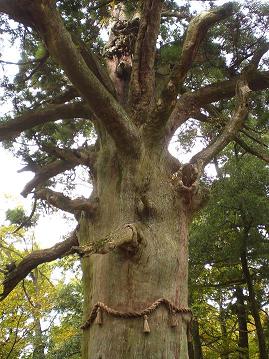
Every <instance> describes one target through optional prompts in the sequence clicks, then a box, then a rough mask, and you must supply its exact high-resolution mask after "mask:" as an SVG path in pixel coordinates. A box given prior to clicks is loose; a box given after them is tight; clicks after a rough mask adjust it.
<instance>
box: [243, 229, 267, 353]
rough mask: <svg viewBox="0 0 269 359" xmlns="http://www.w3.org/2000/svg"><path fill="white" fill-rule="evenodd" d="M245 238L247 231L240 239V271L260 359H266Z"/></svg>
mask: <svg viewBox="0 0 269 359" xmlns="http://www.w3.org/2000/svg"><path fill="white" fill-rule="evenodd" d="M247 237H248V230H245V231H244V236H243V238H242V248H241V265H242V271H243V274H244V277H245V280H246V283H247V288H248V293H249V302H250V308H251V313H252V315H253V318H254V322H255V327H256V333H257V338H258V345H259V353H260V359H268V355H267V350H266V344H265V337H264V332H263V328H262V323H261V319H260V314H259V306H258V303H257V301H256V297H255V291H254V287H253V283H252V279H251V275H250V272H249V267H248V259H247Z"/></svg>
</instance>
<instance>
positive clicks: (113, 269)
mask: <svg viewBox="0 0 269 359" xmlns="http://www.w3.org/2000/svg"><path fill="white" fill-rule="evenodd" d="M107 150H108V151H105V149H103V154H104V158H103V161H100V163H99V168H98V169H97V180H98V183H97V191H98V193H96V195H97V194H98V198H99V209H100V210H98V213H97V215H96V217H95V219H94V220H89V221H88V223H87V226H86V229H85V226H81V227H83V228H84V229H81V231H80V244H82V245H85V244H87V243H88V242H89V241H100V239H102V238H104V237H105V236H106V235H107V234H109V233H110V232H112V231H115V229H117V228H118V227H120V226H122V225H124V224H128V223H135V225H136V226H137V228H139V233H140V235H141V236H142V242H141V245H140V249H139V251H138V252H137V253H136V254H128V252H125V251H124V250H120V249H119V250H117V251H114V252H112V253H108V254H106V255H93V256H92V257H90V258H86V257H84V258H83V259H82V267H83V274H84V286H85V319H87V318H88V316H89V314H90V312H91V310H92V308H93V306H94V305H95V304H96V303H97V302H103V303H104V304H106V305H108V306H109V307H111V308H113V309H115V310H118V311H123V312H125V311H137V310H142V309H144V308H146V307H148V306H149V305H151V304H152V303H153V302H154V301H156V300H157V299H159V298H165V299H168V300H169V301H171V302H172V303H173V304H174V305H176V306H178V307H187V304H188V303H187V298H188V292H187V288H188V287H187V285H188V265H187V261H188V223H189V216H188V214H187V213H188V212H187V209H186V208H185V205H184V203H182V200H181V199H180V196H179V198H178V197H177V196H176V195H175V191H174V188H173V186H172V183H171V178H170V177H169V169H168V168H167V163H166V162H167V161H166V157H165V156H164V155H162V154H160V153H154V149H151V150H150V151H148V152H147V151H145V155H144V156H143V158H142V159H140V161H139V162H136V161H135V160H130V159H129V160H127V159H126V158H125V159H124V158H115V157H113V155H112V153H113V148H112V147H110V148H109V149H108V148H107ZM189 319H190V315H189V314H184V315H183V314H177V320H178V325H177V326H175V327H171V325H170V318H169V313H168V310H167V308H165V307H164V306H160V307H159V308H158V309H157V310H156V311H154V312H153V313H152V314H151V315H150V316H149V318H148V323H149V326H150V333H144V332H143V318H137V319H120V318H113V317H111V316H108V315H107V314H105V313H103V324H102V325H97V324H95V323H93V324H92V326H91V327H90V328H88V329H86V330H84V339H83V354H82V358H83V359H101V358H102V359H109V358H117V359H126V358H128V359H132V358H133V359H137V358H147V359H150V358H156V359H157V358H160V359H161V358H162V359H164V358H166V359H170V358H178V359H179V358H180V359H185V358H188V345H187V322H188V321H189Z"/></svg>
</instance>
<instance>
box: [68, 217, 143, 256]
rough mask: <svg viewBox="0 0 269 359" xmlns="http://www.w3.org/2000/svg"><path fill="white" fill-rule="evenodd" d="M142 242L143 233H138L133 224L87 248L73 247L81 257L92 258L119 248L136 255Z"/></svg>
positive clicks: (119, 229)
mask: <svg viewBox="0 0 269 359" xmlns="http://www.w3.org/2000/svg"><path fill="white" fill-rule="evenodd" d="M141 240H142V237H141V233H138V231H137V227H136V225H135V224H133V223H132V224H126V225H124V226H123V227H120V228H118V229H116V230H115V231H114V232H112V233H110V234H109V235H108V236H106V237H105V238H103V239H101V240H98V241H96V242H93V243H91V244H89V245H87V246H80V247H73V250H75V251H76V252H77V253H78V254H79V255H81V256H90V255H91V254H95V253H98V254H106V253H109V252H111V251H114V250H115V249H119V248H121V249H123V250H125V251H127V252H129V253H135V252H136V251H137V250H138V246H139V244H140V242H141Z"/></svg>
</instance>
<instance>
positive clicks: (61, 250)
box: [0, 230, 78, 300]
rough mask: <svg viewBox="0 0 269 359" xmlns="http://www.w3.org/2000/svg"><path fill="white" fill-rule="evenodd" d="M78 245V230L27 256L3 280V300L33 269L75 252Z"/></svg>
mask: <svg viewBox="0 0 269 359" xmlns="http://www.w3.org/2000/svg"><path fill="white" fill-rule="evenodd" d="M77 245H78V240H77V236H76V230H74V232H73V233H72V234H71V235H70V237H68V238H67V239H66V240H64V241H63V242H60V243H57V244H55V245H54V246H53V247H51V248H48V249H42V250H36V251H34V252H32V253H30V254H29V255H28V256H26V257H25V258H24V259H23V260H22V261H21V262H19V263H18V265H17V267H16V268H15V269H14V270H13V271H12V272H10V273H9V274H8V275H7V277H6V278H5V280H4V281H3V292H2V293H1V296H0V298H1V300H4V299H5V298H6V297H7V296H8V294H9V293H10V292H11V291H12V290H13V289H14V288H15V287H16V285H17V284H18V283H19V282H20V281H22V280H23V279H24V278H26V276H27V275H28V274H29V273H31V271H32V270H33V269H35V268H36V267H37V266H39V265H40V264H42V263H47V262H51V261H54V260H55V259H58V258H62V257H63V256H65V255H66V254H67V253H68V254H71V253H74V251H73V250H72V247H73V246H77Z"/></svg>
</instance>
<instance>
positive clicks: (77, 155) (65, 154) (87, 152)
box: [42, 144, 97, 171]
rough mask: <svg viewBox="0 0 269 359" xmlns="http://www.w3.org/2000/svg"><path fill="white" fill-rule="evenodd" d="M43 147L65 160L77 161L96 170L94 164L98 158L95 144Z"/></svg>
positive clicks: (78, 163)
mask: <svg viewBox="0 0 269 359" xmlns="http://www.w3.org/2000/svg"><path fill="white" fill-rule="evenodd" d="M42 148H43V149H44V151H45V152H47V153H49V154H51V155H54V156H56V157H58V158H59V159H61V160H63V161H68V162H71V163H76V164H77V165H84V166H87V167H89V168H90V169H91V170H92V171H93V170H94V164H95V162H96V158H97V152H96V151H95V145H93V146H90V147H79V148H74V149H71V148H60V147H56V146H53V145H50V144H49V145H43V146H42Z"/></svg>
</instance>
